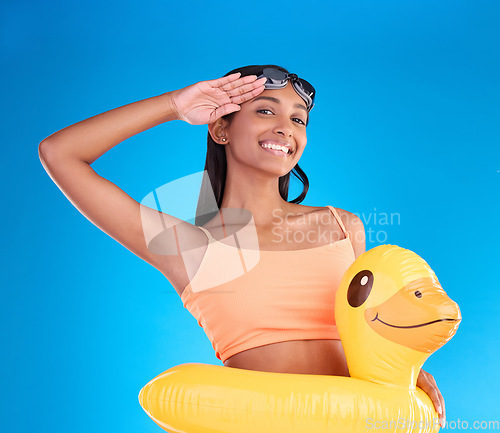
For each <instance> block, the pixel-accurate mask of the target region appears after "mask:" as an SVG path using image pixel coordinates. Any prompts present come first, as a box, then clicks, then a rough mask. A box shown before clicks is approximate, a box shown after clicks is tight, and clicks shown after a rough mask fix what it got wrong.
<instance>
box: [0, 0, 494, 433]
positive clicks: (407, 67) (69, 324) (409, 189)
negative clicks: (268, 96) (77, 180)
mask: <svg viewBox="0 0 500 433" xmlns="http://www.w3.org/2000/svg"><path fill="white" fill-rule="evenodd" d="M499 22H500V2H498V1H483V0H479V1H474V2H472V1H459V0H455V1H436V0H432V1H430V0H428V1H418V2H417V1H401V0H399V1H359V0H356V1H354V0H353V1H342V2H341V1H330V2H319V1H309V2H306V3H304V2H294V1H288V2H281V3H277V4H272V3H266V2H264V3H262V2H233V1H231V2H217V3H214V4H210V3H209V2H201V1H200V2H194V1H184V2H179V3H178V4H173V3H171V2H161V1H143V2H131V1H121V2H118V1H102V0H101V1H99V2H98V1H86V2H82V1H71V2H67V1H61V0H52V1H50V2H26V1H13V0H11V1H5V0H3V1H2V3H1V6H0V50H1V52H0V62H1V66H2V67H1V72H0V73H1V88H2V95H1V116H2V128H1V130H0V134H1V135H0V140H1V143H2V153H3V155H2V156H3V158H2V170H1V173H0V175H1V176H2V179H1V182H2V183H1V184H2V186H3V206H2V207H3V209H4V211H3V212H2V223H3V224H2V225H3V233H4V234H3V236H4V241H3V247H2V278H1V281H2V289H1V290H2V293H1V299H2V301H1V302H0V320H1V322H0V325H1V329H2V332H1V346H0V347H1V348H2V356H1V358H0V369H1V375H0V377H1V381H2V384H1V389H2V396H1V399H2V401H1V404H0V407H1V411H2V412H1V415H2V416H1V418H0V419H1V420H2V421H1V423H2V430H4V431H10V432H28V431H39V432H45V431H47V432H49V431H50V432H63V431H64V432H65V431H72V432H74V433H78V432H89V431H92V432H112V431H113V432H114V431H120V432H138V431H141V432H144V433H145V432H158V431H161V430H160V428H159V427H157V426H156V425H155V424H154V423H153V422H152V421H151V420H150V419H149V418H148V417H147V415H146V414H145V413H144V412H143V410H142V409H141V407H140V406H139V403H138V400H137V395H138V393H139V390H140V389H141V387H142V386H143V385H144V384H145V383H146V382H148V381H149V380H150V379H152V378H153V377H154V376H156V375H157V374H159V373H160V372H162V371H164V370H166V369H168V368H170V367H172V366H174V365H176V364H180V363H185V362H206V363H212V364H219V365H220V362H219V361H218V360H217V359H216V358H215V355H214V352H213V350H212V347H211V344H210V342H209V341H208V339H207V338H206V337H205V334H204V333H203V330H202V329H201V328H200V327H199V326H198V325H197V323H196V321H195V320H194V319H193V318H192V317H191V316H190V314H189V313H188V312H187V311H186V310H185V309H183V307H182V302H181V300H180V299H179V297H178V296H177V294H176V293H175V291H174V290H173V288H172V287H171V285H170V284H169V282H168V280H166V279H165V277H164V276H163V275H162V274H161V273H160V272H158V271H157V270H156V269H154V268H153V267H151V266H150V265H148V264H147V263H145V262H143V261H141V260H140V259H138V258H137V257H136V256H135V255H134V254H132V253H131V252H129V251H128V250H126V249H125V248H124V247H123V246H122V245H120V244H119V243H117V242H116V241H114V240H113V239H112V238H110V237H108V236H107V235H106V234H105V233H103V232H101V231H100V230H99V229H97V228H96V227H95V226H94V225H93V224H92V223H90V222H89V221H88V220H87V219H86V218H85V217H83V216H82V215H81V214H80V213H79V211H78V210H77V209H76V208H75V207H73V206H72V204H71V203H70V202H69V201H68V200H67V199H66V198H65V196H64V195H63V194H62V193H61V191H60V190H59V189H58V188H57V186H56V185H55V184H54V183H53V182H52V181H51V179H50V178H49V176H48V175H47V174H46V172H45V171H44V170H43V167H42V165H41V163H40V161H39V158H38V149H37V147H38V144H39V142H40V141H41V140H42V139H44V138H45V137H47V136H48V135H50V134H52V133H53V132H55V131H57V130H59V129H61V128H63V127H65V126H68V125H70V124H73V123H75V122H77V121H80V120H83V119H85V118H88V117H90V116H93V115H95V114H98V113H101V112H104V111H107V110H110V109H112V108H115V107H118V106H121V105H125V104H127V103H130V102H134V101H137V100H139V99H144V98H147V97H151V96H155V95H158V94H160V93H164V92H166V91H169V90H174V89H178V88H181V87H184V86H187V85H189V84H192V83H194V82H197V81H202V80H207V79H213V78H217V77H220V76H222V75H223V74H224V73H226V72H227V71H229V70H231V69H233V68H235V67H237V66H242V65H247V64H254V63H259V64H264V63H274V64H278V65H282V66H284V67H286V68H288V69H290V70H291V71H293V72H296V73H298V74H299V75H300V76H302V77H304V78H306V79H307V80H309V81H310V82H311V83H313V84H314V86H315V87H316V89H317V100H316V106H315V108H314V110H313V111H312V117H311V122H310V125H309V127H308V147H307V149H306V152H305V154H304V155H303V157H302V160H301V166H302V168H303V169H304V170H305V172H306V173H307V174H308V176H309V180H310V184H311V187H310V192H309V194H308V196H307V199H306V200H305V201H304V202H303V204H306V205H311V206H324V205H326V204H331V205H333V206H336V207H340V208H343V209H346V210H349V211H350V212H353V213H356V214H358V215H359V216H360V217H361V218H362V220H363V222H364V224H365V228H366V230H367V237H368V238H367V248H373V247H374V246H376V245H379V244H381V243H392V244H396V245H400V246H402V247H405V248H408V249H411V250H413V251H415V252H417V253H418V254H420V255H421V256H422V257H423V258H424V259H425V260H426V261H427V262H428V263H429V264H430V265H431V266H432V268H433V269H434V271H435V272H436V274H437V275H438V278H439V280H440V281H441V283H442V285H443V287H444V288H445V290H446V291H447V292H448V294H449V295H450V296H451V297H452V298H453V299H454V300H455V301H456V302H458V304H459V305H460V307H461V310H462V315H463V321H462V324H461V326H460V328H459V330H458V333H457V335H456V336H455V337H454V339H453V340H451V342H449V343H448V344H447V345H446V346H444V347H443V348H442V349H441V350H439V352H437V353H436V354H434V355H433V356H432V357H431V358H430V359H429V360H428V361H427V363H426V364H425V366H424V368H425V369H426V370H428V371H429V372H431V373H432V374H433V375H434V376H435V378H436V380H437V383H438V385H439V387H440V389H441V391H442V392H443V394H444V395H445V398H446V406H447V415H448V420H457V419H461V420H467V421H468V422H469V423H472V422H473V421H474V420H492V419H498V409H497V402H498V388H499V386H500V380H499V376H498V373H497V368H498V360H497V358H498V356H499V349H498V343H499V339H498V333H497V328H498V325H499V310H500V308H499V305H498V290H499V288H500V287H499V286H500V280H499V278H498V263H499V259H500V255H499V250H498V245H499V240H500V239H499V237H500V235H499V230H498V223H499V216H500V215H499V214H500V212H499V211H500V209H499V186H500V158H499V157H500V152H499V150H498V146H499V139H500V106H499V97H500V85H499V80H498V77H499V76H500V54H499V53H500V52H499V50H498V43H499V36H500V31H499V27H498V23H499ZM206 130H207V128H206V126H191V125H188V124H186V123H184V122H181V121H175V122H172V123H168V124H163V125H160V126H157V127H155V128H153V129H151V130H148V131H145V132H143V133H141V134H139V135H137V136H134V137H132V138H130V139H128V140H126V141H125V142H123V143H121V144H119V145H118V146H116V147H115V148H113V149H112V150H111V151H109V152H108V153H107V154H105V155H104V156H102V157H101V158H100V159H99V160H98V161H96V162H95V163H94V164H93V168H94V169H95V170H96V171H97V172H98V173H99V174H100V175H101V176H104V177H105V178H107V179H109V180H110V181H112V182H114V183H115V184H116V185H118V186H119V187H120V188H122V189H123V190H124V191H126V192H127V193H128V194H129V195H131V196H132V197H133V198H135V199H136V200H138V201H140V200H142V198H143V197H145V196H146V195H147V194H148V193H149V192H150V191H152V190H153V189H154V188H157V187H159V186H161V185H164V184H165V183H167V182H170V181H172V180H175V179H178V178H180V177H182V176H186V175H188V174H191V173H195V172H199V171H200V170H203V167H204V161H205V149H206ZM291 197H295V194H292V196H291ZM383 213H397V214H399V215H400V221H399V223H393V224H392V225H384V224H380V223H379V222H378V221H377V222H375V220H374V218H375V217H377V218H378V217H380V216H381V215H382V214H383ZM370 215H371V217H370ZM368 218H370V220H369V221H367V220H368ZM369 230H371V231H372V234H371V238H370V235H369V233H368V231H369ZM377 234H378V236H379V238H378V239H377V237H376V235H377ZM385 236H387V237H385Z"/></svg>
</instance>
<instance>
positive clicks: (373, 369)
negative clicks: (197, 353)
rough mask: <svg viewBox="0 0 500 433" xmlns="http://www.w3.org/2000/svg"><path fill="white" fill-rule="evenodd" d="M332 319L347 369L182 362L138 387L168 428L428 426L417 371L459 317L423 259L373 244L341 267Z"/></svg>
mask: <svg viewBox="0 0 500 433" xmlns="http://www.w3.org/2000/svg"><path fill="white" fill-rule="evenodd" d="M335 315H336V316H335V318H336V322H337V326H338V330H339V333H340V337H341V340H342V344H343V346H344V349H345V353H346V357H347V363H348V367H349V372H350V375H351V377H337V376H322V375H308V374H288V373H268V372H259V371H250V370H242V369H237V368H230V367H223V366H216V365H206V364H195V363H190V364H182V365H179V366H176V367H173V368H171V369H169V370H167V371H165V372H164V373H162V374H160V375H159V376H157V377H156V378H154V379H153V380H152V381H150V382H149V383H148V384H147V385H146V386H144V388H143V389H142V390H141V392H140V394H139V402H140V404H141V406H142V407H143V409H144V410H145V411H146V413H147V414H148V415H149V416H150V417H151V418H152V419H153V421H154V422H156V423H157V424H158V425H159V426H160V427H162V428H163V429H164V430H166V431H168V432H175V433H255V432H259V433H285V432H286V433H289V432H290V433H327V432H366V431H371V430H379V431H384V432H391V431H392V432H401V431H405V432H419V433H422V432H437V431H438V430H439V424H438V414H437V413H436V412H435V411H434V407H433V405H432V403H431V401H430V398H429V397H428V396H427V394H426V393H424V392H423V391H422V390H421V389H420V388H417V387H416V385H415V384H416V380H417V376H418V373H419V371H420V368H421V367H422V365H423V363H424V362H425V360H426V359H427V358H428V357H429V355H430V354H431V353H433V352H434V351H436V350H437V349H438V348H439V347H441V346H443V345H444V344H445V343H446V342H447V341H449V340H450V339H451V337H452V336H453V335H454V334H455V332H456V330H457V328H458V325H459V323H460V320H461V316H460V310H459V308H458V305H457V304H456V303H455V302H453V301H452V300H451V299H449V298H448V296H447V295H446V293H445V292H444V290H443V289H442V287H441V285H440V284H439V281H438V279H437V277H436V275H435V274H434V272H433V271H432V269H431V268H430V267H429V266H428V264H427V263H426V262H425V261H424V260H423V259H422V258H420V257H419V256H418V255H417V254H415V253H414V252H412V251H410V250H407V249H403V248H400V247H398V246H395V245H381V246H378V247H376V248H373V249H371V250H369V251H367V252H365V253H364V254H362V255H361V256H359V257H358V258H357V259H356V261H355V262H354V263H353V264H352V265H351V266H350V267H349V269H348V270H347V271H346V273H345V274H344V276H343V278H342V281H341V283H340V286H339V289H338V292H337V295H336V303H335Z"/></svg>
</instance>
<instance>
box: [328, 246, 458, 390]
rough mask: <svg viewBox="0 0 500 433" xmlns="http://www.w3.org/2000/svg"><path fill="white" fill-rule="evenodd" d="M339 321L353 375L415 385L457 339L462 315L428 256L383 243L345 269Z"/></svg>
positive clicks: (338, 300) (337, 313)
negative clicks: (436, 356) (426, 366)
mask: <svg viewBox="0 0 500 433" xmlns="http://www.w3.org/2000/svg"><path fill="white" fill-rule="evenodd" d="M335 319H336V323H337V327H338V330H339V334H340V337H341V339H342V344H343V346H344V350H345V353H346V357H347V364H348V367H349V372H350V374H351V377H356V378H359V379H364V380H370V381H373V382H377V383H384V384H394V385H400V386H409V387H410V388H414V387H415V383H416V379H417V376H418V373H419V371H420V368H421V367H422V365H423V363H424V362H425V360H426V359H427V358H428V357H429V355H430V354H431V353H433V352H434V351H436V350H437V349H439V348H440V347H441V346H443V345H444V344H445V343H446V342H447V341H449V340H450V339H451V338H452V337H453V335H454V334H455V332H456V330H457V328H458V325H459V323H460V320H461V316H460V309H459V308H458V305H457V304H456V303H455V302H453V301H452V300H451V299H450V298H449V297H448V296H447V294H446V293H445V291H444V290H443V288H442V287H441V285H440V284H439V281H438V279H437V277H436V275H435V273H434V272H433V270H432V269H431V268H430V267H429V265H428V264H427V263H426V262H425V260H423V259H422V258H421V257H420V256H418V255H417V254H415V253H414V252H413V251H410V250H407V249H404V248H400V247H398V246H396V245H380V246H378V247H376V248H373V249H371V250H369V251H367V252H365V253H363V254H362V255H361V256H359V257H358V258H357V259H356V261H355V262H354V263H353V264H352V265H351V266H350V267H349V269H348V270H347V271H346V272H345V274H344V276H343V278H342V281H341V283H340V286H339V290H338V292H337V297H336V302H335Z"/></svg>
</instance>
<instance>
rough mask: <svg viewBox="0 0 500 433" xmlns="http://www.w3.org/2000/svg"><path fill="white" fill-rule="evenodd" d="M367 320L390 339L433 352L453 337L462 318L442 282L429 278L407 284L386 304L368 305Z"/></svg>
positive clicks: (379, 332)
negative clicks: (369, 306)
mask: <svg viewBox="0 0 500 433" xmlns="http://www.w3.org/2000/svg"><path fill="white" fill-rule="evenodd" d="M365 320H366V322H367V323H368V325H369V326H370V327H371V328H372V329H373V330H374V331H375V332H377V333H378V334H380V335H381V336H382V337H384V338H385V339H387V340H390V341H393V342H395V343H398V344H401V345H403V346H406V347H409V348H411V349H414V350H418V351H420V352H426V353H432V352H434V351H436V350H437V349H438V348H440V347H441V346H443V345H444V344H446V343H447V342H448V341H449V340H450V339H451V337H453V335H454V334H455V332H456V330H457V328H458V325H459V323H460V321H461V320H462V317H461V315H460V309H459V308H458V305H457V304H456V303H455V302H453V301H452V300H451V299H450V298H449V297H448V295H447V294H446V292H445V291H444V290H443V288H442V287H441V285H440V284H439V282H438V281H437V280H436V279H434V278H431V277H426V278H419V279H417V280H415V281H412V282H411V283H409V284H407V285H406V286H404V287H403V288H402V289H400V290H399V291H398V292H397V293H396V294H394V295H393V296H391V297H390V298H389V299H388V300H387V301H385V302H384V303H382V304H380V305H378V306H376V307H371V308H367V309H366V310H365Z"/></svg>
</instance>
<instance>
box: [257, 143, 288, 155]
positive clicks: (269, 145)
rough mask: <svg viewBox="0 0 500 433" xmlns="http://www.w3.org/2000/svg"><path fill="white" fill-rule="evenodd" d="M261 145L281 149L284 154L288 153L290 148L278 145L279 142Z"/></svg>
mask: <svg viewBox="0 0 500 433" xmlns="http://www.w3.org/2000/svg"><path fill="white" fill-rule="evenodd" d="M261 146H262V147H267V148H268V149H274V150H281V151H282V152H285V153H286V154H288V153H289V152H290V149H288V148H287V147H285V146H280V145H279V144H269V143H262V144H261Z"/></svg>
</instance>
